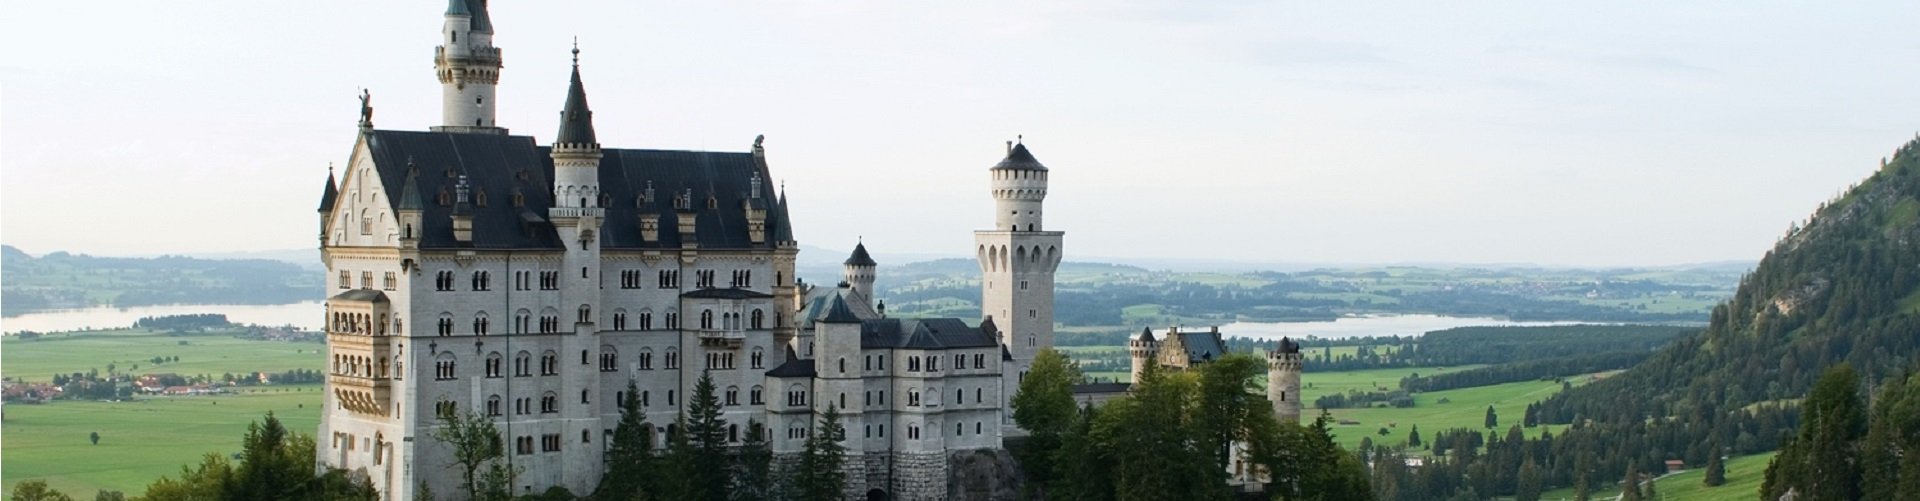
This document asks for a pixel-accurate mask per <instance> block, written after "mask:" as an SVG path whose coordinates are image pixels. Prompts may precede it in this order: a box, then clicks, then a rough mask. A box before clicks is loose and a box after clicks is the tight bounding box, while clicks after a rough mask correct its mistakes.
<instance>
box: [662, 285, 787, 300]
mask: <svg viewBox="0 0 1920 501" xmlns="http://www.w3.org/2000/svg"><path fill="white" fill-rule="evenodd" d="M680 297H684V298H693V299H766V298H770V297H773V295H772V294H767V293H764V292H758V291H754V290H750V289H741V288H737V287H733V288H726V289H718V288H714V289H699V290H695V291H692V292H688V293H685V294H681V295H680Z"/></svg>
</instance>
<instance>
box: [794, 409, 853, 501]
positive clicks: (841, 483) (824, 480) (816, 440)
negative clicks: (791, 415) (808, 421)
mask: <svg viewBox="0 0 1920 501" xmlns="http://www.w3.org/2000/svg"><path fill="white" fill-rule="evenodd" d="M844 440H846V430H845V429H844V428H841V426H840V410H839V409H837V408H835V407H834V406H833V405H832V404H828V405H827V413H826V414H825V415H824V416H821V418H820V422H819V424H818V426H817V427H816V428H815V429H814V431H813V433H811V434H809V435H807V441H806V449H805V450H804V451H802V453H801V455H800V466H799V471H798V472H796V473H795V476H796V477H797V478H796V479H795V482H794V483H795V487H796V488H797V489H798V490H799V492H797V493H796V494H797V495H798V496H797V497H798V499H799V500H800V501H835V500H839V499H842V498H845V497H846V490H847V476H846V472H845V471H843V470H842V468H843V465H845V463H846V455H847V448H846V446H845V445H844V444H842V441H844Z"/></svg>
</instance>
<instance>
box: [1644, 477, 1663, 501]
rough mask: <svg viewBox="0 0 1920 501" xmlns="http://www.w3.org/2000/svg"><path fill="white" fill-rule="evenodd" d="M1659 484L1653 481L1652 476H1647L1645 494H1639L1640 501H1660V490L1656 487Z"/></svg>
mask: <svg viewBox="0 0 1920 501" xmlns="http://www.w3.org/2000/svg"><path fill="white" fill-rule="evenodd" d="M1659 484H1660V482H1659V481H1657V480H1655V479H1654V478H1653V477H1652V476H1649V477H1648V478H1647V488H1646V492H1645V493H1643V494H1641V496H1640V497H1641V498H1642V499H1646V500H1647V501H1658V500H1659V499H1660V488H1659V487H1657V486H1658V485H1659Z"/></svg>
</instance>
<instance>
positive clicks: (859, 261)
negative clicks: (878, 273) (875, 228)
mask: <svg viewBox="0 0 1920 501" xmlns="http://www.w3.org/2000/svg"><path fill="white" fill-rule="evenodd" d="M841 264H844V265H847V266H875V265H878V264H880V263H876V262H873V256H871V255H868V254H867V243H866V242H861V243H858V244H854V246H853V255H852V256H848V257H847V260H846V262H843V263H841Z"/></svg>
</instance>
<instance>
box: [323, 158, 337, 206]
mask: <svg viewBox="0 0 1920 501" xmlns="http://www.w3.org/2000/svg"><path fill="white" fill-rule="evenodd" d="M335 184H337V183H334V182H333V169H327V189H326V191H322V192H320V212H333V201H334V200H337V199H339V198H340V189H339V188H336V187H334V186H335Z"/></svg>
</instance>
